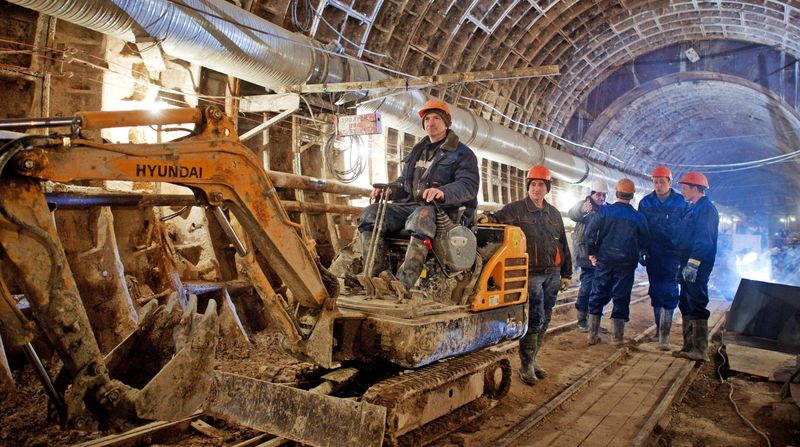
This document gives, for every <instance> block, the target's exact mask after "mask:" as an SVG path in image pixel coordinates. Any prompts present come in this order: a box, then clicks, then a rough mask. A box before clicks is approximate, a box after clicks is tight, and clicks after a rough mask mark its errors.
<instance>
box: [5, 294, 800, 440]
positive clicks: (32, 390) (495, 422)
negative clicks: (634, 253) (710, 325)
mask: <svg viewBox="0 0 800 447" xmlns="http://www.w3.org/2000/svg"><path fill="white" fill-rule="evenodd" d="M634 299H635V297H634ZM572 319H574V310H572V309H570V310H569V311H567V312H564V313H559V314H556V315H554V316H553V321H552V322H551V327H554V326H557V325H559V324H562V323H565V322H568V321H570V320H572ZM678 320H679V319H678ZM677 323H679V321H678V322H677ZM677 323H676V327H675V328H674V329H673V335H672V341H673V344H677V343H678V342H679V339H680V326H679V324H677ZM651 324H652V308H651V307H650V305H649V302H648V301H645V302H643V303H640V304H635V305H633V306H632V308H631V322H630V323H629V324H628V326H627V328H626V336H627V337H628V338H632V337H634V336H636V335H638V334H640V333H641V332H643V331H644V330H645V329H647V328H648V327H649V326H650V325H651ZM604 326H609V322H608V321H607V320H604ZM609 341H610V335H605V336H604V343H602V344H600V345H597V346H593V347H590V346H588V345H587V344H586V335H585V334H583V333H578V332H576V331H574V330H570V331H568V332H565V333H562V334H558V335H556V336H553V337H549V339H548V340H547V341H546V344H545V346H544V347H543V348H542V351H541V353H540V357H539V360H540V365H541V366H543V367H544V369H545V370H547V372H548V373H549V376H548V378H547V379H545V380H542V381H540V382H539V383H538V384H537V385H536V386H533V387H529V386H526V385H524V384H523V383H522V382H520V381H519V378H518V376H517V375H516V371H517V369H518V366H519V364H518V360H517V359H516V355H514V361H513V364H512V365H513V371H514V376H513V379H512V386H511V390H510V392H509V394H508V395H507V396H506V397H505V398H504V399H503V401H502V402H501V403H500V404H499V405H498V406H497V407H496V408H494V409H493V410H491V411H490V412H488V413H487V414H485V415H484V416H482V417H481V418H479V419H478V420H477V421H475V422H473V423H471V424H468V425H467V426H465V427H464V428H462V429H461V430H460V431H457V432H455V433H453V434H451V435H449V436H446V437H445V438H443V439H440V440H439V441H437V442H436V443H435V444H434V445H438V446H448V447H450V446H484V445H492V441H493V440H495V439H497V438H498V437H500V436H501V435H502V434H504V433H505V432H506V431H507V430H509V429H510V428H511V427H512V426H514V425H516V424H518V423H519V422H520V421H521V420H523V419H524V418H525V417H526V416H528V415H529V414H530V413H532V412H533V411H535V410H536V409H538V408H539V407H540V406H541V405H543V404H545V403H546V402H547V401H548V400H550V399H552V398H553V397H554V396H556V395H557V394H558V393H560V392H561V391H562V390H563V389H565V388H566V387H568V386H569V385H570V384H572V383H573V382H574V381H575V380H577V379H578V378H579V377H581V376H582V375H583V374H585V373H586V372H587V371H589V370H590V369H591V368H593V367H595V366H596V365H598V364H599V363H600V362H602V361H603V360H605V359H606V358H607V357H608V356H609V355H610V354H611V353H612V352H614V351H615V349H616V348H615V347H614V346H612V345H611V344H610V343H609ZM279 346H280V336H279V335H277V334H275V333H269V332H263V333H260V334H258V336H257V337H256V338H255V344H254V346H252V347H247V346H236V347H226V349H225V350H224V351H223V352H220V353H219V355H218V359H219V366H218V368H220V369H223V370H226V371H230V372H236V373H240V374H245V375H248V376H251V377H256V378H259V379H263V380H269V381H273V382H280V383H286V384H290V385H296V384H299V382H300V381H302V380H303V379H302V377H303V376H304V375H305V374H307V373H308V372H310V371H312V370H313V368H312V366H311V365H309V364H307V363H301V362H298V361H296V360H294V359H293V358H292V357H290V356H288V355H287V354H285V353H284V352H283V351H282V350H281V349H280V348H279ZM49 366H51V367H56V366H57V365H49ZM15 378H16V380H17V383H18V390H17V392H16V394H15V395H12V396H6V397H4V398H3V399H0V421H1V423H0V445H9V446H17V445H20V446H23V445H24V446H63V445H72V444H75V443H79V442H83V441H86V440H89V439H93V438H97V437H99V435H98V434H86V433H82V432H77V431H62V430H60V429H59V428H58V427H57V426H55V425H53V424H52V423H51V422H49V421H48V420H47V417H46V415H47V408H46V407H47V404H46V396H45V394H44V392H43V391H42V387H41V385H40V384H39V383H38V382H37V381H36V379H35V377H34V376H33V374H32V371H31V370H30V368H27V367H26V368H25V369H23V370H22V371H21V372H20V371H17V373H16V377H15ZM730 382H731V383H732V384H733V386H734V399H735V400H736V402H737V403H738V404H739V406H740V410H741V411H742V413H743V414H744V415H745V416H746V417H747V418H748V419H750V420H751V421H753V423H755V424H756V426H757V427H759V428H760V429H761V430H763V431H765V432H766V433H767V434H768V435H769V437H770V440H771V442H772V445H775V446H786V445H800V409H798V407H797V406H796V405H795V404H794V403H793V402H790V401H783V402H782V401H780V399H779V398H778V391H779V389H780V385H779V384H776V383H770V382H765V381H762V380H760V379H757V378H752V377H749V376H745V375H740V374H735V375H733V376H732V377H731V379H730ZM729 391H730V387H729V385H728V384H727V383H726V384H720V382H719V379H718V378H717V376H716V370H715V368H714V365H713V364H712V363H707V364H705V365H703V366H702V367H701V368H700V369H699V371H698V374H697V376H696V379H695V381H694V383H693V384H692V386H691V387H690V388H689V389H688V390H687V392H686V394H685V397H684V400H683V402H682V403H681V404H680V405H677V406H675V407H674V408H673V409H672V410H671V423H670V425H669V426H668V428H667V429H666V430H665V431H664V433H662V434H661V437H660V439H659V441H658V443H659V445H664V446H671V445H674V446H755V445H765V442H764V441H763V439H762V438H761V437H760V436H759V435H757V434H756V433H755V432H753V431H752V430H751V429H750V428H749V427H748V426H747V425H746V424H745V423H744V422H743V421H742V420H741V419H740V418H739V417H738V416H737V415H736V413H735V411H734V409H733V406H732V404H731V403H730V401H728V393H729ZM203 421H205V422H207V423H209V424H210V425H212V426H213V427H215V428H218V429H220V431H219V432H217V433H216V435H215V436H210V435H207V434H202V433H200V432H198V431H197V430H194V429H190V432H191V433H192V436H191V437H189V438H184V439H182V440H180V441H178V442H176V443H175V445H178V444H179V445H190V446H221V445H231V444H235V443H237V442H241V441H243V440H246V439H250V438H252V437H254V436H256V435H257V433H256V432H253V431H250V430H246V429H242V428H240V427H230V426H228V425H226V424H224V423H223V422H221V421H217V420H213V419H210V418H206V417H203ZM545 423H546V422H545ZM163 444H168V443H167V442H164V443H163Z"/></svg>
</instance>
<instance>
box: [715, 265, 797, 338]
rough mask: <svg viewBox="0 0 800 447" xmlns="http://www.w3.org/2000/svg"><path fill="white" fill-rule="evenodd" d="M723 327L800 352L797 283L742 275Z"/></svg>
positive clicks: (741, 334) (738, 333) (740, 334)
mask: <svg viewBox="0 0 800 447" xmlns="http://www.w3.org/2000/svg"><path fill="white" fill-rule="evenodd" d="M725 329H726V330H727V331H730V332H734V333H736V334H737V335H739V337H738V338H741V336H745V337H756V338H760V339H762V340H761V341H762V342H764V341H770V340H771V341H772V342H774V343H772V348H768V349H774V350H778V351H782V352H787V353H790V354H800V287H795V286H789V285H785V284H773V283H767V282H761V281H753V280H749V279H742V281H741V282H740V283H739V289H738V290H737V291H736V297H735V298H734V300H733V304H732V305H731V310H730V311H729V312H728V318H727V323H726V328H725ZM762 344H763V343H762ZM760 347H763V346H760Z"/></svg>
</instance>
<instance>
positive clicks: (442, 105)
mask: <svg viewBox="0 0 800 447" xmlns="http://www.w3.org/2000/svg"><path fill="white" fill-rule="evenodd" d="M430 110H441V111H442V112H444V113H446V114H447V117H448V118H450V119H452V117H451V116H450V107H448V106H447V103H446V102H444V101H442V100H440V99H431V100H430V101H428V102H426V103H425V105H424V106H422V108H421V109H419V117H420V118H425V114H426V113H428V111H430Z"/></svg>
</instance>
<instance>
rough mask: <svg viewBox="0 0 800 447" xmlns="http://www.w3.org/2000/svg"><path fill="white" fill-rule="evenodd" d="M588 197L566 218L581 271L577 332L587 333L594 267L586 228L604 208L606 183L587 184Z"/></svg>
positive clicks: (600, 181) (576, 261)
mask: <svg viewBox="0 0 800 447" xmlns="http://www.w3.org/2000/svg"><path fill="white" fill-rule="evenodd" d="M589 188H590V191H589V195H588V196H586V198H585V199H583V200H581V201H580V202H578V203H576V204H575V205H574V206H573V207H572V208H570V210H569V212H568V213H567V216H568V217H569V218H570V219H572V220H573V221H574V222H575V229H574V230H572V250H573V254H574V259H575V265H576V266H578V267H579V268H580V269H581V277H580V281H581V288H580V290H578V299H577V300H575V309H576V310H577V312H578V325H577V329H578V332H587V331H588V330H589V324H588V323H587V316H588V314H589V295H591V294H592V284H593V283H594V266H593V265H592V261H590V260H589V253H587V251H586V238H585V237H584V236H585V235H586V226H587V225H589V222H591V221H592V219H594V217H595V216H596V215H597V212H598V211H600V208H601V207H604V206H606V197H608V183H606V181H605V180H603V179H600V178H597V179H594V180H592V182H591V183H590V184H589Z"/></svg>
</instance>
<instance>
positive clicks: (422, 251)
mask: <svg viewBox="0 0 800 447" xmlns="http://www.w3.org/2000/svg"><path fill="white" fill-rule="evenodd" d="M427 256H428V247H426V246H425V243H424V242H423V241H421V240H420V239H417V238H415V237H412V238H411V241H410V242H409V243H408V250H406V258H405V260H404V261H403V263H402V264H401V265H400V268H399V269H397V279H398V280H399V281H400V283H401V284H402V285H403V287H405V288H406V290H411V287H413V286H414V284H416V282H417V279H419V275H420V273H422V268H423V267H424V266H425V258H426V257H427Z"/></svg>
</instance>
